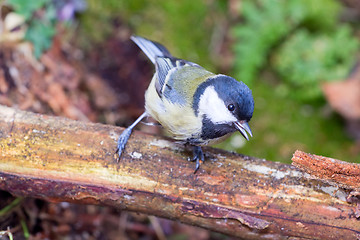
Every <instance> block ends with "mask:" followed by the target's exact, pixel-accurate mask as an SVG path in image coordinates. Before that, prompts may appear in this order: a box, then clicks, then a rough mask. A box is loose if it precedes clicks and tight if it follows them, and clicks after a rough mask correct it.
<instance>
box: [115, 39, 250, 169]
mask: <svg viewBox="0 0 360 240" xmlns="http://www.w3.org/2000/svg"><path fill="white" fill-rule="evenodd" d="M130 39H131V40H132V41H133V42H134V43H135V44H136V45H137V46H138V47H139V48H140V49H141V50H142V51H143V52H144V53H145V55H146V56H147V57H148V58H149V59H150V61H151V62H152V63H153V64H154V65H155V73H154V76H153V77H152V80H151V82H150V84H149V87H148V88H147V90H146V92H145V111H144V113H142V114H141V116H140V117H138V118H137V119H136V120H135V121H134V123H133V124H131V125H130V126H129V127H128V128H126V129H125V130H124V131H123V132H122V133H121V135H120V136H119V139H118V141H117V149H116V153H117V154H118V156H117V161H119V160H120V158H121V155H122V153H123V151H124V148H125V146H126V143H127V142H128V140H129V138H130V135H131V133H132V130H133V128H134V127H135V126H136V125H137V124H138V123H139V122H141V121H142V120H143V119H144V118H146V117H149V116H150V117H152V118H153V119H155V120H156V121H157V122H158V123H159V124H160V125H161V126H162V127H163V128H164V129H165V130H166V131H167V132H168V133H169V135H170V136H171V137H172V138H173V139H175V140H176V141H178V142H181V143H184V144H187V145H190V146H192V147H193V158H192V159H190V160H191V161H194V162H196V166H195V171H194V174H195V173H196V172H197V171H198V170H199V168H200V165H201V164H202V163H203V162H204V161H205V156H204V153H203V151H202V148H201V147H202V146H206V145H212V144H215V143H218V142H221V141H223V140H224V139H226V138H227V137H229V136H230V135H231V134H232V133H234V132H236V131H239V132H240V133H241V134H242V136H243V137H244V138H245V139H246V140H249V137H248V134H249V135H250V136H251V137H252V136H253V135H252V131H251V129H250V126H249V124H248V123H249V121H250V119H251V118H252V116H253V112H254V98H253V96H252V91H251V90H250V89H249V87H248V86H247V85H246V84H245V83H243V82H241V81H237V80H235V79H234V78H232V77H230V76H227V75H223V74H214V73H212V72H210V71H207V70H206V69H205V68H203V67H201V66H200V65H198V64H196V63H193V62H190V61H187V60H183V59H180V58H177V57H174V56H172V55H171V54H170V52H169V51H168V49H167V48H166V47H164V46H163V45H162V44H160V43H158V42H155V41H151V40H148V39H146V38H143V37H140V36H135V35H133V36H131V37H130Z"/></svg>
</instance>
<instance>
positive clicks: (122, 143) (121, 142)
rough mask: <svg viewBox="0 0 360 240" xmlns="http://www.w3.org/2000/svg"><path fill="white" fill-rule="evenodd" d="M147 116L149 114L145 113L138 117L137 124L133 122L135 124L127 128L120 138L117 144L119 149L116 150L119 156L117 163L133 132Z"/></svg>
mask: <svg viewBox="0 0 360 240" xmlns="http://www.w3.org/2000/svg"><path fill="white" fill-rule="evenodd" d="M146 116H147V113H146V112H144V113H143V114H141V116H140V117H138V119H136V120H135V122H133V124H131V125H130V126H129V127H128V128H126V129H125V130H124V131H123V132H122V133H121V135H120V136H119V139H118V142H117V148H116V152H115V153H117V154H118V155H119V156H118V158H117V161H118V162H119V160H120V157H121V154H122V151H123V150H124V148H125V145H126V143H127V141H128V140H129V138H130V135H131V132H132V130H133V128H134V127H135V126H136V125H137V124H138V123H139V122H140V121H141V120H143V118H144V117H146Z"/></svg>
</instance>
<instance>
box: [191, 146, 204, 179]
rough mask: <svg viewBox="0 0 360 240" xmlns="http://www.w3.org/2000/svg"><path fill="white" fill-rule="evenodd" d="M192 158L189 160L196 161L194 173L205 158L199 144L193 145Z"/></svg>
mask: <svg viewBox="0 0 360 240" xmlns="http://www.w3.org/2000/svg"><path fill="white" fill-rule="evenodd" d="M193 154H194V156H193V158H192V159H191V161H196V166H195V171H194V174H195V173H196V172H197V170H199V168H200V164H202V163H203V162H204V160H205V157H204V153H203V151H202V149H201V147H199V146H193Z"/></svg>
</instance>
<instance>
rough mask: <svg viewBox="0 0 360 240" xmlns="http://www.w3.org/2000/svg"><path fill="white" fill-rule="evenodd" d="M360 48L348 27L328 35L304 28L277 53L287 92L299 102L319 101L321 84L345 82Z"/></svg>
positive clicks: (276, 58) (275, 60)
mask: <svg viewBox="0 0 360 240" xmlns="http://www.w3.org/2000/svg"><path fill="white" fill-rule="evenodd" d="M344 43H346V44H344ZM358 47H359V42H358V41H357V40H356V39H355V38H354V37H352V33H351V30H350V28H348V27H347V26H342V27H339V28H338V29H337V31H334V32H332V33H329V34H328V35H317V34H312V33H310V32H308V31H306V30H303V29H302V30H299V31H297V32H296V33H295V34H293V35H292V36H291V37H290V38H289V39H288V40H287V41H286V42H285V43H284V44H283V45H282V47H281V48H280V49H279V51H278V52H277V53H276V54H275V56H274V61H273V67H274V68H275V69H276V71H277V72H278V74H279V75H280V76H281V78H282V79H283V80H284V81H285V83H286V84H285V86H284V87H285V88H286V89H284V90H285V91H287V92H291V95H293V96H295V97H296V98H298V99H303V100H312V99H317V98H318V97H319V96H321V95H322V91H321V89H320V84H319V83H320V82H321V81H331V80H341V79H344V78H345V77H346V76H347V75H348V73H349V70H350V68H351V66H352V65H353V64H354V60H355V57H356V56H355V54H353V53H354V52H355V51H356V50H357V49H358ZM294 49H296V51H294Z"/></svg>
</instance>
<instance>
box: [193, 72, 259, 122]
mask: <svg viewBox="0 0 360 240" xmlns="http://www.w3.org/2000/svg"><path fill="white" fill-rule="evenodd" d="M208 86H214V88H215V90H216V92H217V94H218V96H219V97H220V98H221V99H222V100H223V101H224V103H225V105H226V106H227V107H228V109H229V111H230V112H232V114H233V115H234V116H235V117H236V119H238V120H239V121H242V120H245V121H247V122H248V121H250V119H251V118H252V115H253V112H254V98H253V96H252V93H251V90H250V89H249V87H248V86H246V84H245V83H243V82H239V81H237V80H235V79H234V78H232V77H229V76H226V75H216V76H215V77H212V78H210V79H208V80H207V81H205V82H204V83H202V84H201V85H200V86H199V88H198V89H197V92H196V93H195V96H194V106H193V107H194V109H195V110H197V109H198V106H197V105H198V104H199V96H201V95H202V93H203V92H204V90H205V89H206V88H207V87H208Z"/></svg>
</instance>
